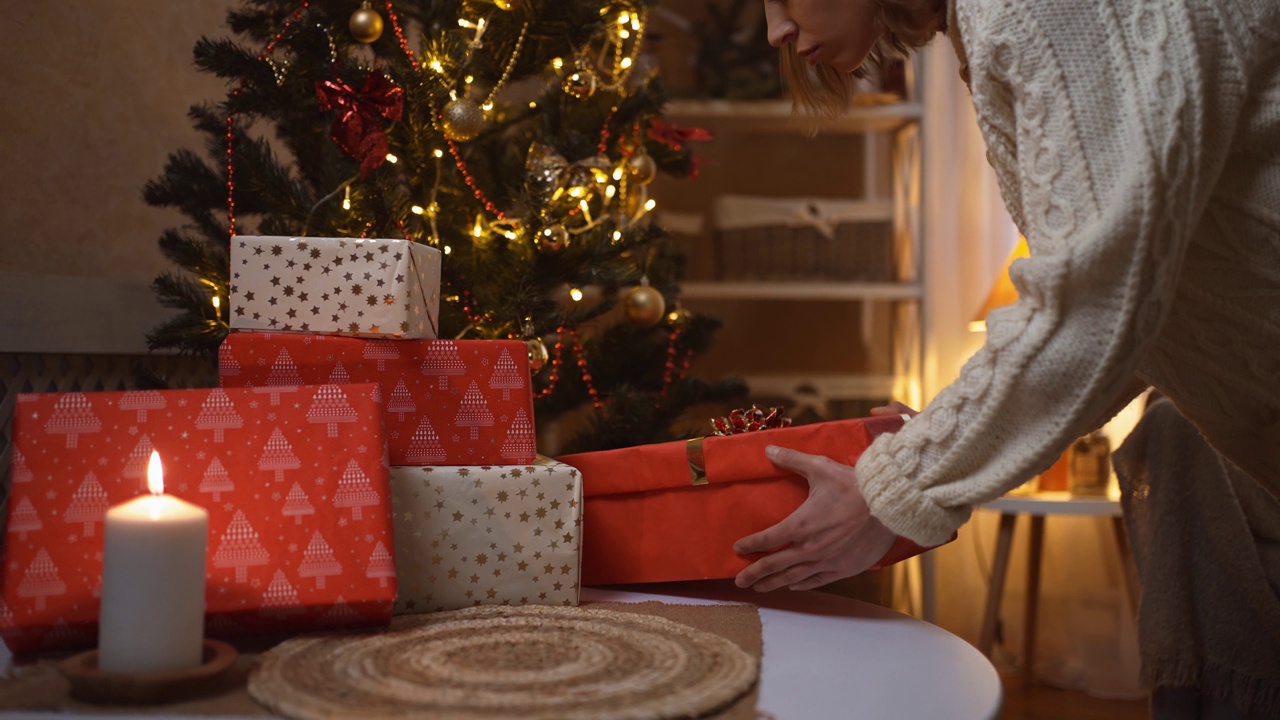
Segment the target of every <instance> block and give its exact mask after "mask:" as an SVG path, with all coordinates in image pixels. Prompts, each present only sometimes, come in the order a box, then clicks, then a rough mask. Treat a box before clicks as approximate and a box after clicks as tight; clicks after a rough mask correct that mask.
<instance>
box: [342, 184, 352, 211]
mask: <svg viewBox="0 0 1280 720" xmlns="http://www.w3.org/2000/svg"><path fill="white" fill-rule="evenodd" d="M342 209H343V210H350V209H351V186H350V185H348V186H347V188H346V190H345V191H344V192H343V194H342Z"/></svg>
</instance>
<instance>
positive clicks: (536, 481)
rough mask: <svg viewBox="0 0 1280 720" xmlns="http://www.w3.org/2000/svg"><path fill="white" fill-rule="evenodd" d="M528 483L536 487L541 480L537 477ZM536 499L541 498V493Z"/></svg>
mask: <svg viewBox="0 0 1280 720" xmlns="http://www.w3.org/2000/svg"><path fill="white" fill-rule="evenodd" d="M529 484H530V485H532V486H533V487H538V486H539V485H541V484H542V481H541V480H539V479H538V478H534V479H533V482H531V483H529ZM538 499H539V500H541V499H542V496H541V495H539V496H538Z"/></svg>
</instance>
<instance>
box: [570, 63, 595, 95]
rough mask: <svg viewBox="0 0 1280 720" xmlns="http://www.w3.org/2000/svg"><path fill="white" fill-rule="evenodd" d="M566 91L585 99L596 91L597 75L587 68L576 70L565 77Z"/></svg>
mask: <svg viewBox="0 0 1280 720" xmlns="http://www.w3.org/2000/svg"><path fill="white" fill-rule="evenodd" d="M564 91H565V92H566V93H567V94H569V95H572V96H573V97H575V98H578V99H579V100H585V99H587V98H589V97H591V96H592V95H594V94H595V92H596V76H595V74H594V73H590V72H587V71H586V70H575V71H573V72H572V73H570V74H569V75H568V76H566V77H565V79H564Z"/></svg>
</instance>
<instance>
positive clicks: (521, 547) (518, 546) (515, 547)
mask: <svg viewBox="0 0 1280 720" xmlns="http://www.w3.org/2000/svg"><path fill="white" fill-rule="evenodd" d="M511 549H512V550H515V551H516V552H517V553H522V552H524V545H521V544H520V543H516V544H515V545H512V546H511Z"/></svg>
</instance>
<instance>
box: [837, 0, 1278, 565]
mask: <svg viewBox="0 0 1280 720" xmlns="http://www.w3.org/2000/svg"><path fill="white" fill-rule="evenodd" d="M949 16H950V22H949V24H948V26H949V30H948V33H949V35H950V36H951V38H952V41H953V43H954V44H955V45H956V50H957V52H958V54H959V55H960V60H961V63H962V76H965V77H966V79H967V80H968V82H969V86H970V91H971V92H972V95H973V102H974V105H975V107H976V109H977V115H978V122H979V125H980V126H981V129H982V133H983V136H984V137H985V139H986V142H987V146H988V153H987V155H988V158H989V160H990V162H991V164H992V165H993V166H994V167H995V169H996V174H997V176H998V178H999V182H1000V185H1001V190H1002V192H1003V195H1004V199H1005V202H1006V204H1007V205H1008V207H1009V211H1010V213H1011V214H1012V216H1013V219H1014V221H1015V222H1016V223H1017V225H1018V228H1019V229H1020V230H1021V231H1022V233H1023V234H1024V235H1025V236H1026V238H1027V240H1028V244H1029V246H1030V248H1031V257H1030V258H1028V259H1025V260H1021V261H1018V262H1017V263H1015V264H1014V266H1013V267H1012V268H1011V270H1010V275H1011V278H1012V280H1013V282H1014V285H1015V286H1016V287H1017V288H1018V291H1019V295H1020V299H1019V301H1018V302H1017V303H1015V304H1014V305H1012V306H1010V307H1007V308H1004V309H1001V310H998V311H996V312H993V313H991V316H990V317H989V318H988V320H987V327H988V337H987V342H986V345H985V346H984V347H983V348H982V349H981V350H980V351H979V352H978V353H977V354H976V355H975V356H974V357H973V358H972V359H971V360H970V361H969V362H968V363H967V364H966V365H965V367H964V369H963V371H962V372H961V375H960V377H959V378H958V379H957V381H956V382H954V383H953V384H952V385H951V386H950V387H948V388H946V389H945V390H943V391H942V392H941V393H940V394H939V395H938V396H937V398H935V399H934V400H933V402H931V403H930V404H929V405H928V407H926V408H925V409H924V411H923V412H922V413H921V414H920V415H919V416H918V417H916V418H915V419H913V420H911V421H910V422H909V423H907V424H906V426H905V427H904V428H903V429H902V431H900V432H898V433H897V434H895V435H886V436H882V437H880V438H879V439H877V440H876V442H875V443H873V444H872V446H871V447H870V448H869V449H868V450H867V452H866V453H865V454H864V455H863V456H862V458H861V459H860V460H859V462H858V466H857V472H858V479H859V483H860V485H861V488H862V491H863V494H864V495H865V496H866V498H867V501H868V503H869V504H870V507H871V511H872V513H873V514H874V515H875V516H876V517H877V518H879V519H880V520H881V521H882V522H883V523H884V524H885V525H887V526H888V527H889V528H890V529H892V530H893V531H895V532H897V533H898V534H900V535H904V536H906V537H908V538H910V539H912V540H915V541H916V542H919V543H925V544H934V543H939V542H943V541H945V540H946V539H947V538H948V537H949V536H950V535H951V534H952V532H954V531H955V530H956V529H957V528H958V527H959V526H960V525H961V524H963V523H964V522H965V521H966V520H967V519H968V518H969V514H970V512H971V509H972V508H973V506H974V505H976V504H980V503H982V502H984V501H987V500H990V499H992V498H995V497H997V496H999V495H1001V494H1002V493H1004V492H1006V491H1008V490H1009V489H1011V488H1013V487H1015V486H1017V485H1018V484H1019V483H1021V482H1023V481H1024V480H1027V479H1028V478H1030V477H1032V476H1033V475H1035V474H1036V473H1037V472H1040V471H1042V470H1044V469H1046V468H1047V467H1048V466H1049V465H1050V464H1052V463H1053V461H1054V460H1055V459H1056V458H1057V457H1058V456H1059V455H1060V454H1061V452H1062V450H1063V449H1064V448H1066V447H1067V446H1068V445H1069V444H1070V443H1071V442H1072V440H1074V439H1075V438H1076V437H1078V436H1080V435H1082V434H1084V433H1085V432H1086V431H1088V430H1090V429H1091V428H1094V427H1097V426H1098V425H1100V424H1101V423H1102V422H1104V421H1105V420H1106V419H1107V418H1109V417H1110V416H1111V415H1112V414H1114V412H1115V411H1117V410H1118V409H1119V408H1120V407H1123V404H1124V403H1125V402H1127V401H1128V400H1129V399H1131V398H1132V397H1133V396H1134V395H1135V394H1136V393H1137V392H1138V391H1140V390H1141V388H1143V387H1145V386H1146V385H1148V384H1150V385H1154V386H1155V387H1157V388H1159V389H1160V390H1161V391H1163V392H1164V393H1165V394H1166V395H1169V396H1170V397H1172V398H1173V399H1174V401H1175V403H1176V404H1177V405H1178V407H1179V408H1180V409H1181V411H1182V412H1183V414H1184V415H1185V416H1186V417H1187V418H1188V419H1190V420H1191V421H1192V422H1194V423H1195V424H1196V425H1197V427H1199V428H1200V430H1201V432H1202V433H1203V434H1204V435H1205V436H1206V437H1207V438H1208V439H1209V441H1210V442H1211V443H1212V444H1213V445H1214V446H1215V447H1216V448H1217V449H1218V450H1219V451H1220V452H1222V453H1223V454H1225V455H1226V456H1228V457H1229V458H1231V459H1232V460H1234V461H1235V462H1236V464H1238V465H1239V466H1240V467H1242V468H1243V469H1245V470H1246V471H1247V472H1249V473H1250V474H1251V475H1252V476H1253V477H1254V478H1255V479H1257V480H1258V481H1259V482H1261V483H1262V484H1264V485H1265V486H1266V487H1268V488H1270V489H1271V491H1272V492H1273V493H1276V494H1277V495H1280V0H1034V1H1029V0H954V5H953V6H952V7H951V9H950V11H949Z"/></svg>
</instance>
